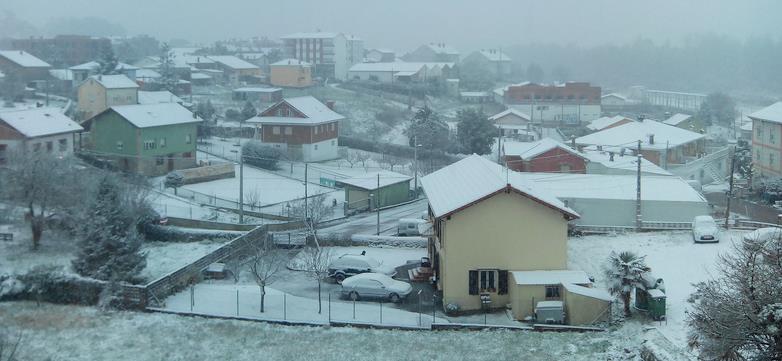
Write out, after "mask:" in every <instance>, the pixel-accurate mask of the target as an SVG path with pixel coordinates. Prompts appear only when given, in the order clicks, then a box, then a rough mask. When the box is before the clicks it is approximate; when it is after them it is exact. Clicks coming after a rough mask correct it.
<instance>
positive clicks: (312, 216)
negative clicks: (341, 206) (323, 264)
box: [291, 193, 334, 243]
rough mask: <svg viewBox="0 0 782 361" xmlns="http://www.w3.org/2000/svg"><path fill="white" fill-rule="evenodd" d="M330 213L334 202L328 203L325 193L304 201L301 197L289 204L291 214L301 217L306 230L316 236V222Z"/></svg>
mask: <svg viewBox="0 0 782 361" xmlns="http://www.w3.org/2000/svg"><path fill="white" fill-rule="evenodd" d="M305 207H306V208H305ZM332 214H334V204H333V203H332V204H329V202H328V194H326V193H319V194H316V195H314V196H312V197H309V198H307V201H306V202H305V201H304V200H303V199H302V200H298V201H296V202H294V203H293V205H292V206H291V216H292V217H295V218H299V219H302V220H303V222H304V226H305V227H306V228H307V231H308V232H309V233H310V235H312V236H313V237H317V233H318V232H317V229H318V224H320V223H321V222H323V221H324V220H326V218H328V217H330V216H331V215H332ZM305 216H306V219H305ZM315 242H316V243H317V238H315Z"/></svg>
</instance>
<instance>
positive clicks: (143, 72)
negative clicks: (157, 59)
mask: <svg viewBox="0 0 782 361" xmlns="http://www.w3.org/2000/svg"><path fill="white" fill-rule="evenodd" d="M194 75H195V74H194ZM136 78H138V79H144V78H160V73H158V72H156V71H154V70H152V69H139V70H136Z"/></svg>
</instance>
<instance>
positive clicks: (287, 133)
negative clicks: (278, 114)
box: [285, 127, 293, 135]
mask: <svg viewBox="0 0 782 361" xmlns="http://www.w3.org/2000/svg"><path fill="white" fill-rule="evenodd" d="M291 134H293V127H285V135H291Z"/></svg>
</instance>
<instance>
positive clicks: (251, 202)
mask: <svg viewBox="0 0 782 361" xmlns="http://www.w3.org/2000/svg"><path fill="white" fill-rule="evenodd" d="M244 204H246V205H248V206H250V208H251V209H255V208H259V207H260V206H261V193H260V192H259V191H258V188H255V189H253V190H251V191H249V192H247V193H245V194H244Z"/></svg>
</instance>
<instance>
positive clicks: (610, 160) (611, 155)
mask: <svg viewBox="0 0 782 361" xmlns="http://www.w3.org/2000/svg"><path fill="white" fill-rule="evenodd" d="M608 161H609V162H613V161H614V152H608Z"/></svg>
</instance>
